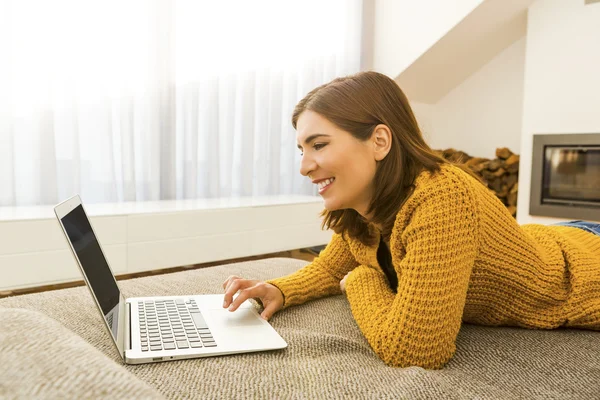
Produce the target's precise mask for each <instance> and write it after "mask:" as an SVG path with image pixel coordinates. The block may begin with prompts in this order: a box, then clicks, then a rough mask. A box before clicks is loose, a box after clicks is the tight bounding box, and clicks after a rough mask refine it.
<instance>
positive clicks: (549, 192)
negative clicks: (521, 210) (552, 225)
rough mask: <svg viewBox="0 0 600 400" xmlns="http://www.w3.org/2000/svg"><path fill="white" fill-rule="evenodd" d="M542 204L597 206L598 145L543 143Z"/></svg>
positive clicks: (599, 190) (599, 196) (599, 185)
mask: <svg viewBox="0 0 600 400" xmlns="http://www.w3.org/2000/svg"><path fill="white" fill-rule="evenodd" d="M542 179H543V185H542V199H541V200H542V204H557V205H558V204H565V205H566V204H569V205H574V206H575V205H587V206H592V207H594V206H597V207H600V146H583V147H582V146H577V147H561V146H545V148H544V167H543V178H542Z"/></svg>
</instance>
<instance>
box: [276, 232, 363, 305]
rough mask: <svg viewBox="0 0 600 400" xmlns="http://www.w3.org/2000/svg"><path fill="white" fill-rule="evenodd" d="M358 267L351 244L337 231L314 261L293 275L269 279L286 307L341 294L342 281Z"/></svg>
mask: <svg viewBox="0 0 600 400" xmlns="http://www.w3.org/2000/svg"><path fill="white" fill-rule="evenodd" d="M356 266H358V263H357V262H356V260H355V259H354V256H353V255H352V253H351V252H350V248H349V246H348V243H346V241H345V240H344V239H343V238H342V236H341V235H339V234H334V235H333V236H332V238H331V241H330V242H329V244H328V245H327V247H326V248H325V249H324V250H323V251H322V252H321V253H320V254H319V256H318V257H316V258H315V259H314V260H313V261H312V262H311V263H310V264H308V265H307V266H305V267H304V268H301V269H300V270H298V271H296V272H294V273H293V274H291V275H288V276H285V277H282V278H277V279H272V280H269V281H267V283H270V284H272V285H275V286H277V288H279V290H281V293H283V298H284V308H287V307H289V306H293V305H297V304H302V303H305V302H307V301H309V300H314V299H318V298H320V297H324V296H330V295H334V294H341V290H340V281H341V280H342V279H343V278H344V276H346V274H347V273H348V272H350V271H352V270H353V269H354V268H356Z"/></svg>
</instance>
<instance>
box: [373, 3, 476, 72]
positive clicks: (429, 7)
mask: <svg viewBox="0 0 600 400" xmlns="http://www.w3.org/2000/svg"><path fill="white" fill-rule="evenodd" d="M482 2H483V0H453V1H447V0H419V1H414V0H411V1H405V0H375V23H374V32H373V37H374V42H373V43H374V46H373V65H372V66H366V67H367V69H373V70H375V71H378V72H381V73H383V74H386V75H388V76H390V77H391V78H395V77H396V76H398V74H400V73H401V72H402V71H404V70H405V69H406V67H408V66H409V65H410V64H412V63H413V62H414V61H415V60H416V59H417V58H418V57H419V56H421V54H423V53H424V52H425V51H426V50H427V49H429V48H430V47H431V46H432V45H433V44H434V43H435V42H437V41H438V40H439V39H440V38H441V37H442V36H444V35H445V34H446V33H447V32H448V31H449V30H450V29H452V28H453V27H454V26H455V25H456V24H457V23H459V22H460V21H461V20H462V19H463V18H464V17H465V16H467V15H468V14H469V13H470V12H471V11H473V9H474V8H475V7H477V6H478V5H479V4H481V3H482Z"/></svg>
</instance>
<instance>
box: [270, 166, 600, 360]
mask: <svg viewBox="0 0 600 400" xmlns="http://www.w3.org/2000/svg"><path fill="white" fill-rule="evenodd" d="M378 246H379V244H377V245H374V246H366V245H364V244H362V243H361V242H359V241H358V240H355V239H352V238H348V237H347V236H345V237H342V236H341V235H338V234H334V235H333V237H332V239H331V241H330V243H329V244H328V246H327V247H326V248H325V249H324V250H323V251H322V252H321V254H320V255H319V257H317V258H315V260H314V261H313V262H312V263H310V264H309V265H307V266H306V267H304V268H302V269H300V270H299V271H297V272H295V273H293V274H291V275H289V276H286V277H283V278H279V279H274V280H270V281H268V282H269V283H271V284H273V285H275V286H277V287H278V288H279V289H280V290H281V291H282V293H283V295H284V298H285V307H290V306H292V305H297V304H302V303H304V302H306V301H309V300H312V299H316V298H320V297H323V296H327V295H333V294H340V293H341V291H340V287H339V284H340V280H341V279H342V278H343V277H344V276H345V275H346V274H347V273H348V272H350V271H352V273H351V274H350V275H349V276H348V279H347V280H346V296H347V298H348V301H349V303H350V308H351V310H352V314H353V316H354V319H355V320H356V323H357V324H358V327H359V328H360V330H361V331H362V333H363V334H364V336H365V337H366V339H367V341H368V342H369V344H370V345H371V347H372V348H373V350H374V351H375V352H376V353H377V354H378V355H379V357H381V359H382V360H383V361H384V362H386V363H387V364H388V365H392V366H398V367H408V366H420V367H424V368H430V369H437V368H442V367H443V366H444V365H445V364H446V363H447V362H448V361H449V360H450V359H451V358H452V356H453V355H454V352H455V348H456V347H455V341H456V337H457V334H458V332H459V330H460V327H461V323H462V321H464V322H468V323H473V324H480V325H492V326H499V325H505V326H518V327H525V328H538V329H552V328H557V327H560V326H564V327H574V328H587V329H594V330H600V236H596V235H594V234H592V233H588V232H585V231H583V230H581V229H578V228H573V227H564V226H545V225H537V224H530V225H523V226H519V225H518V224H517V222H516V221H515V220H514V218H513V217H512V216H511V215H510V213H509V212H508V210H507V209H506V207H505V206H504V205H503V204H502V203H501V202H500V200H498V198H497V197H496V196H495V195H494V194H493V193H491V191H489V190H488V189H487V188H486V187H484V186H483V185H482V184H480V183H479V182H477V181H476V180H475V179H473V178H472V177H471V176H469V175H468V174H466V173H465V172H464V171H462V170H461V169H459V168H457V167H455V166H452V165H449V164H445V165H443V166H442V167H441V171H440V172H438V173H434V174H431V173H429V172H427V171H426V172H423V173H421V174H420V175H419V176H418V177H417V179H416V180H415V190H414V192H413V194H412V195H411V196H410V197H409V199H408V200H407V201H406V202H405V203H404V205H403V206H402V208H401V209H400V211H399V212H398V214H397V216H396V221H395V224H394V228H393V232H392V235H391V238H390V251H391V254H392V262H393V265H394V269H395V271H396V273H397V275H398V291H397V294H396V293H394V292H393V291H392V290H391V289H390V288H389V285H388V283H387V279H386V277H385V275H384V273H383V272H382V270H381V267H380V266H379V264H378V261H377V248H378Z"/></svg>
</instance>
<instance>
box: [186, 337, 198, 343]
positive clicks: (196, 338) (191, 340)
mask: <svg viewBox="0 0 600 400" xmlns="http://www.w3.org/2000/svg"><path fill="white" fill-rule="evenodd" d="M188 340H189V342H190V343H192V342H199V341H200V338H199V337H197V336H196V337H191V336H190V337H188Z"/></svg>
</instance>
